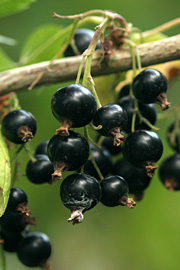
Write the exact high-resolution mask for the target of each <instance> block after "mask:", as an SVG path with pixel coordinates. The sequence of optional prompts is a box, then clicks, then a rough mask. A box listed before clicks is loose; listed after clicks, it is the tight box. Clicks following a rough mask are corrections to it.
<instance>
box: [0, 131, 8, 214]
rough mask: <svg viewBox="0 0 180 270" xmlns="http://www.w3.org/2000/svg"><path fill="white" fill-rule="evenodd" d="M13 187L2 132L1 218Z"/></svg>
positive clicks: (0, 156)
mask: <svg viewBox="0 0 180 270" xmlns="http://www.w3.org/2000/svg"><path fill="white" fill-rule="evenodd" d="M10 187H11V169H10V158H9V152H8V148H7V145H6V142H5V140H4V138H3V135H2V132H0V217H1V216H2V215H3V214H4V211H5V210H6V206H7V203H8V199H9V192H10Z"/></svg>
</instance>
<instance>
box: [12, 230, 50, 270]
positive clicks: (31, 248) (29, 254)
mask: <svg viewBox="0 0 180 270" xmlns="http://www.w3.org/2000/svg"><path fill="white" fill-rule="evenodd" d="M51 250H52V248H51V243H50V240H49V238H48V236H47V235H46V234H44V233H40V232H32V233H28V234H27V235H25V237H24V238H22V239H21V240H20V242H19V244H18V247H17V256H18V258H19V260H20V261H21V262H22V263H23V264H24V265H26V266H29V267H38V266H40V267H43V268H44V269H48V263H47V260H48V259H49V257H50V255H51Z"/></svg>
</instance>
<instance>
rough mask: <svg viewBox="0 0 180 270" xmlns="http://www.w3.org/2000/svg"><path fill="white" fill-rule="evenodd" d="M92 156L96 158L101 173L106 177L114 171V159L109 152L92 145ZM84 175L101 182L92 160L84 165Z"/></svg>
mask: <svg viewBox="0 0 180 270" xmlns="http://www.w3.org/2000/svg"><path fill="white" fill-rule="evenodd" d="M90 147H91V154H92V156H93V157H94V160H95V162H96V164H97V166H98V168H99V170H100V172H101V174H102V175H103V176H104V177H105V176H107V175H108V174H109V173H111V171H112V158H111V155H110V153H109V152H108V151H106V150H105V149H102V148H98V147H95V146H94V145H92V144H91V146H90ZM84 173H85V174H88V175H91V176H93V177H95V178H96V179H97V180H100V176H99V174H98V173H97V171H96V169H95V167H94V165H93V163H92V161H91V160H87V161H86V163H85V164H84Z"/></svg>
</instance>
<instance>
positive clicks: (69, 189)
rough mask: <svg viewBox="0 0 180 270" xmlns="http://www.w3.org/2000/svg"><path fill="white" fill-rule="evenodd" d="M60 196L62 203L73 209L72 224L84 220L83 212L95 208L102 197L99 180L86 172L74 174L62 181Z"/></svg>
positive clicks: (70, 220)
mask: <svg viewBox="0 0 180 270" xmlns="http://www.w3.org/2000/svg"><path fill="white" fill-rule="evenodd" d="M60 197H61V200H62V203H63V204H64V205H65V206H66V207H67V208H68V209H70V210H71V212H72V214H71V217H70V218H69V219H68V221H69V222H72V224H76V223H80V222H82V220H83V218H84V217H83V213H84V212H85V211H87V210H90V209H91V208H93V207H94V206H95V205H96V204H97V203H98V202H99V200H100V198H101V187H100V184H99V182H98V181H97V180H96V179H95V178H94V177H92V176H90V175H86V174H80V173H79V174H72V175H69V176H68V177H66V178H65V179H64V180H63V182H62V183H61V187H60Z"/></svg>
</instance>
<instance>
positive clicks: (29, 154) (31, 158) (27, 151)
mask: <svg viewBox="0 0 180 270" xmlns="http://www.w3.org/2000/svg"><path fill="white" fill-rule="evenodd" d="M23 146H24V149H25V151H26V153H27V154H28V156H29V158H30V160H32V162H35V161H36V159H35V158H34V157H33V155H32V153H31V151H30V149H29V147H28V146H27V144H24V145H23Z"/></svg>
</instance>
